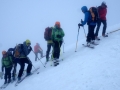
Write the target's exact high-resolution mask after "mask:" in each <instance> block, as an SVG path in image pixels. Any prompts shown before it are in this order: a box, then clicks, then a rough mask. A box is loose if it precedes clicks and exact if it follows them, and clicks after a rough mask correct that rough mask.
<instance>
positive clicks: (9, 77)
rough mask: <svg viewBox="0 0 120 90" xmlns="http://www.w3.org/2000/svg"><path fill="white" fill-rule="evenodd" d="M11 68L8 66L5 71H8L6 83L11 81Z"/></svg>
mask: <svg viewBox="0 0 120 90" xmlns="http://www.w3.org/2000/svg"><path fill="white" fill-rule="evenodd" d="M11 70H12V67H9V68H8V71H7V73H8V83H10V82H11Z"/></svg>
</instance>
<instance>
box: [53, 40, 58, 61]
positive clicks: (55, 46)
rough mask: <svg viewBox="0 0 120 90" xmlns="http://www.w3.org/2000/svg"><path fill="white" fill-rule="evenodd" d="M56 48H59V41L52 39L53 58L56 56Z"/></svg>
mask: <svg viewBox="0 0 120 90" xmlns="http://www.w3.org/2000/svg"><path fill="white" fill-rule="evenodd" d="M58 48H59V43H58V42H57V41H54V47H53V49H54V52H53V57H54V59H56V58H57V54H58Z"/></svg>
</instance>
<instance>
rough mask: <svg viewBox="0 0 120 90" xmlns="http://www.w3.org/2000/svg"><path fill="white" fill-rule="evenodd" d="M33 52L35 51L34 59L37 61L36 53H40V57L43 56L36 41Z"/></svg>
mask: <svg viewBox="0 0 120 90" xmlns="http://www.w3.org/2000/svg"><path fill="white" fill-rule="evenodd" d="M34 52H35V61H37V58H38V53H40V54H41V58H42V57H43V50H42V48H41V47H40V45H39V43H36V45H35V46H34Z"/></svg>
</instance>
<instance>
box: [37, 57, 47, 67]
mask: <svg viewBox="0 0 120 90" xmlns="http://www.w3.org/2000/svg"><path fill="white" fill-rule="evenodd" d="M37 58H38V57H37ZM38 59H39V58H38ZM39 60H40V59H39ZM40 62H41V63H42V61H41V60H40ZM42 65H43V66H44V67H45V65H44V64H43V63H42ZM45 68H46V67H45Z"/></svg>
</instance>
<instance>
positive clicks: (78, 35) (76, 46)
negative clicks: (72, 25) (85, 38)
mask: <svg viewBox="0 0 120 90" xmlns="http://www.w3.org/2000/svg"><path fill="white" fill-rule="evenodd" d="M79 29H80V27H78V35H77V41H76V48H75V52H76V50H77V43H78V36H79Z"/></svg>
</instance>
